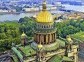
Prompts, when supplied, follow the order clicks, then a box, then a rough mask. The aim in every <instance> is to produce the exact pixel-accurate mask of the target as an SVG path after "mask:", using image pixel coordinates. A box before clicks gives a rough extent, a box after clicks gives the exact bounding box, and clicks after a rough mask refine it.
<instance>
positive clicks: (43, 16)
mask: <svg viewBox="0 0 84 62" xmlns="http://www.w3.org/2000/svg"><path fill="white" fill-rule="evenodd" d="M36 21H37V22H40V23H52V22H54V21H53V16H52V14H51V13H50V12H48V11H47V10H46V11H41V12H40V13H39V14H38V15H37V16H36Z"/></svg>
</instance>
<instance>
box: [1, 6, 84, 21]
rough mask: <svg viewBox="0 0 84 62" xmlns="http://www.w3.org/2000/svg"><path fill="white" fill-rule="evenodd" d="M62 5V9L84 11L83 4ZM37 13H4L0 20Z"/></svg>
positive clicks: (10, 19)
mask: <svg viewBox="0 0 84 62" xmlns="http://www.w3.org/2000/svg"><path fill="white" fill-rule="evenodd" d="M63 6H65V8H64V9H66V10H75V11H79V12H84V6H74V5H68V4H64V5H63ZM50 12H51V13H63V12H62V11H57V10H52V11H50ZM37 13H38V12H33V13H20V14H4V15H0V21H6V20H9V21H13V20H19V19H20V18H24V17H31V16H34V15H36V14H37Z"/></svg>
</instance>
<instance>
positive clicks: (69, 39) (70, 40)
mask: <svg viewBox="0 0 84 62" xmlns="http://www.w3.org/2000/svg"><path fill="white" fill-rule="evenodd" d="M67 41H68V42H69V43H70V44H72V43H73V40H72V39H71V37H70V36H67Z"/></svg>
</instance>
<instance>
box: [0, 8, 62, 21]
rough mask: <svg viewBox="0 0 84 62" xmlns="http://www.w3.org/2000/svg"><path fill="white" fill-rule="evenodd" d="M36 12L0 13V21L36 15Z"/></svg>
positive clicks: (53, 11) (54, 11)
mask: <svg viewBox="0 0 84 62" xmlns="http://www.w3.org/2000/svg"><path fill="white" fill-rule="evenodd" d="M50 12H51V13H63V12H62V11H56V10H52V11H50ZM37 14H38V12H33V13H32V12H30V13H20V14H4V15H0V21H7V20H8V21H13V20H17V21H18V20H19V19H20V18H24V17H31V16H34V15H37Z"/></svg>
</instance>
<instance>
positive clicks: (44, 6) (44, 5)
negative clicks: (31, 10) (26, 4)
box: [42, 0, 46, 11]
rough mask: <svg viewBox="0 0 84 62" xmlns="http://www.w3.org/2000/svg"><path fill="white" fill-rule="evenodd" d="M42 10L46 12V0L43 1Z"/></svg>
mask: <svg viewBox="0 0 84 62" xmlns="http://www.w3.org/2000/svg"><path fill="white" fill-rule="evenodd" d="M42 10H43V11H45V10H46V0H43V4H42Z"/></svg>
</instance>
